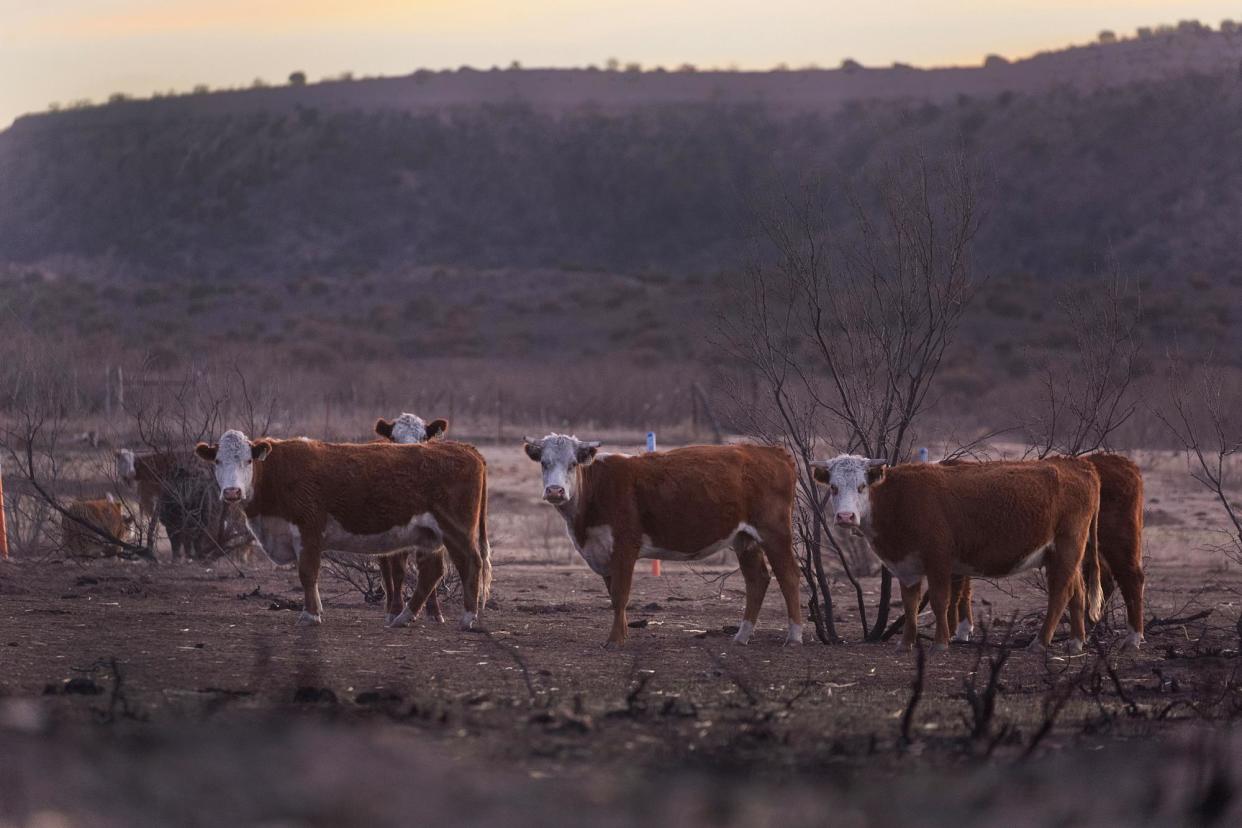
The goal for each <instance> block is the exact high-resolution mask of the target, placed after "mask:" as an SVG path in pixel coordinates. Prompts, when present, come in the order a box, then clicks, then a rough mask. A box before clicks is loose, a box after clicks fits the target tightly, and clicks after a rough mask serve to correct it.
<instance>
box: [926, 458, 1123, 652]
mask: <svg viewBox="0 0 1242 828" xmlns="http://www.w3.org/2000/svg"><path fill="white" fill-rule="evenodd" d="M1082 459H1083V460H1086V461H1087V462H1088V463H1090V464H1091V465H1092V466H1094V467H1095V471H1096V474H1098V475H1099V476H1100V567H1101V569H1100V580H1101V585H1102V587H1103V595H1104V599H1105V600H1107V599H1108V598H1109V597H1110V596H1111V595H1112V594H1113V590H1114V589H1115V588H1120V590H1121V597H1122V599H1123V600H1124V601H1125V604H1126V616H1127V620H1128V626H1129V632H1128V634H1127V635H1126V637H1125V640H1124V641H1123V642H1122V647H1123V648H1132V649H1136V650H1137V649H1138V648H1139V646H1140V645H1141V644H1142V643H1143V585H1144V581H1145V576H1144V575H1143V473H1142V472H1141V471H1140V470H1139V467H1138V466H1137V465H1135V464H1134V462H1133V461H1131V460H1130V459H1128V458H1126V457H1122V456H1121V455H1120V454H1110V453H1108V452H1099V453H1096V454H1088V455H1085V456H1083V458H1082ZM961 462H963V461H951V462H950V464H953V465H957V464H960V463H961ZM1002 462H1003V461H1002ZM1088 560H1089V559H1088ZM949 625H950V626H955V627H956V632H955V633H954V635H953V639H954V640H955V641H969V640H970V633H971V631H972V630H973V629H974V618H973V617H972V615H971V607H970V578H969V576H965V575H958V576H954V578H953V598H952V600H951V601H950V603H949Z"/></svg>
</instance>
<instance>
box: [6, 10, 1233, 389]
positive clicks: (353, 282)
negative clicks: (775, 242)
mask: <svg viewBox="0 0 1242 828" xmlns="http://www.w3.org/2000/svg"><path fill="white" fill-rule="evenodd" d="M1239 54H1242V38H1239V37H1237V36H1233V35H1225V34H1217V33H1200V34H1187V33H1182V34H1175V35H1169V36H1162V37H1154V38H1150V39H1147V40H1135V41H1125V42H1121V43H1116V44H1109V45H1103V46H1092V47H1082V48H1078V49H1072V50H1068V51H1064V52H1058V53H1050V54H1047V55H1041V56H1037V57H1034V58H1031V59H1029V60H1027V61H1022V62H1018V63H1013V64H1008V65H994V66H989V67H988V68H979V69H953V70H932V71H920V70H910V69H892V70H855V71H844V70H843V71H832V72H773V73H751V74H745V73H710V74H709V73H642V74H638V73H608V72H594V73H592V72H588V71H585V70H583V71H578V72H543V71H530V72H527V71H512V72H509V71H506V72H501V73H469V72H466V73H453V74H440V75H416V76H413V77H411V78H404V79H392V80H377V81H357V82H352V83H343V82H342V83H332V84H316V85H312V86H307V87H285V88H280V89H265V90H254V91H247V92H235V93H221V94H212V95H197V96H186V97H181V98H173V99H164V100H158V101H149V102H128V103H123V104H116V105H110V106H106V107H101V108H97V109H90V110H81V111H72V112H63V113H57V114H47V115H40V116H31V117H27V118H24V119H22V120H20V121H19V122H18V123H17V124H16V125H15V126H13V127H12V128H11V129H9V130H8V131H6V132H5V133H3V134H0V286H3V293H4V294H5V296H6V299H7V302H6V303H5V304H6V305H7V308H6V309H5V313H6V316H7V315H10V314H11V315H13V316H16V318H17V319H18V320H19V321H21V322H23V323H25V324H26V325H28V326H29V327H30V328H31V329H32V330H37V331H39V332H40V333H41V334H42V335H47V334H48V333H50V332H64V333H67V334H71V335H72V336H73V339H72V340H71V341H74V342H77V343H78V344H79V345H80V346H81V347H82V348H84V349H88V350H89V352H90V353H91V354H96V355H97V354H102V353H105V352H109V351H110V350H112V351H115V350H117V349H120V350H121V351H130V352H134V353H136V354H137V355H139V356H142V357H150V356H152V355H153V354H154V355H155V356H156V357H157V358H158V359H157V362H160V363H164V364H176V363H177V362H178V361H179V360H181V359H183V358H184V356H185V355H186V354H190V353H202V352H204V350H211V351H215V350H218V349H219V348H220V347H222V346H225V345H227V347H228V348H229V349H231V351H232V352H244V351H246V350H247V349H253V348H254V347H256V346H262V347H264V348H267V349H269V350H270V353H271V354H272V355H273V358H276V357H279V358H280V359H284V360H288V361H291V362H292V363H293V364H296V365H303V366H316V365H317V366H332V365H337V366H342V365H355V366H356V365H358V364H365V363H367V362H368V361H376V360H379V361H382V360H388V359H392V358H394V357H398V358H399V357H409V356H410V355H411V354H417V355H419V356H425V355H428V354H434V355H436V356H437V357H459V358H467V359H483V360H487V359H495V358H497V357H513V356H517V355H520V356H522V357H523V358H528V359H531V360H536V361H537V360H541V359H546V358H548V357H557V358H574V359H583V360H588V361H589V360H603V359H605V358H615V357H616V356H619V355H625V357H626V359H627V360H631V361H632V362H633V364H635V365H639V366H645V367H650V366H651V365H654V364H656V363H657V362H659V363H664V362H668V363H673V364H683V363H684V364H699V365H702V364H705V363H707V364H710V363H712V362H713V361H714V359H715V350H714V348H713V346H712V344H711V328H712V325H711V319H712V311H713V309H714V308H715V307H716V305H717V304H718V298H719V296H720V291H721V286H722V284H723V281H727V279H728V278H729V274H731V273H735V272H736V271H737V270H738V269H739V268H740V267H741V265H742V264H743V263H744V262H745V259H746V256H747V245H746V241H747V239H748V237H749V235H750V234H751V233H752V229H753V227H754V211H755V210H757V209H761V205H762V204H763V203H764V201H765V199H766V198H767V197H768V195H770V194H771V193H772V192H779V191H781V190H782V189H785V188H787V187H789V186H792V185H793V184H794V183H796V182H807V181H814V180H819V179H826V180H827V181H828V182H829V184H830V187H831V186H844V185H846V184H848V183H850V182H851V181H852V180H853V177H854V174H855V173H856V172H858V171H860V170H861V171H866V170H868V169H871V168H874V167H878V166H880V165H883V164H884V163H886V162H888V161H890V160H891V159H892V158H893V157H895V156H897V155H899V154H900V153H902V152H903V151H905V150H906V149H907V148H909V147H920V148H922V149H924V150H925V151H928V152H929V153H933V154H935V153H939V152H943V151H949V150H952V149H954V148H964V149H965V150H966V152H967V153H968V154H969V155H970V156H971V158H972V159H973V160H974V162H975V163H976V165H978V166H979V168H980V169H981V170H983V171H984V173H985V175H984V179H985V187H984V192H983V193H982V194H981V196H982V199H983V206H984V207H985V209H986V212H987V218H986V221H985V224H984V227H983V231H982V233H981V235H980V236H979V238H978V243H977V247H976V251H975V253H976V256H975V263H976V268H977V270H978V272H979V273H980V274H982V275H986V276H987V277H989V280H988V282H987V285H986V287H985V290H984V294H983V295H982V296H981V297H980V300H979V301H980V305H981V307H982V308H983V310H982V311H981V313H980V314H979V315H977V316H972V318H971V319H970V320H969V323H968V328H967V330H966V331H965V333H964V339H965V345H964V348H963V349H962V351H961V352H960V353H959V354H957V355H955V357H954V363H953V364H952V365H951V366H950V369H951V370H950V374H951V375H952V376H953V377H955V378H956V379H955V382H956V383H957V384H956V386H955V387H956V388H957V389H958V390H959V391H960V392H961V393H962V394H963V395H964V396H965V397H969V396H970V395H972V394H976V393H978V392H979V390H980V389H981V388H982V387H985V386H987V384H988V379H987V378H988V377H990V376H993V375H1002V376H1007V377H1014V378H1018V379H1020V378H1022V377H1023V376H1025V374H1026V370H1027V369H1026V367H1024V366H1025V362H1024V357H1023V355H1022V349H1023V348H1024V347H1027V346H1034V347H1036V348H1057V347H1063V346H1064V345H1065V343H1066V338H1065V337H1064V335H1063V332H1062V331H1059V330H1058V327H1057V323H1056V322H1055V317H1056V302H1057V300H1058V297H1060V296H1061V295H1062V294H1063V292H1064V291H1065V290H1066V289H1067V288H1068V287H1069V286H1073V285H1076V284H1079V283H1080V281H1081V280H1082V279H1083V278H1085V277H1087V276H1090V275H1091V274H1094V273H1098V272H1099V271H1100V270H1101V269H1102V268H1103V267H1104V265H1105V262H1106V261H1107V260H1108V259H1109V258H1110V256H1115V257H1116V259H1117V261H1118V263H1119V264H1120V267H1121V270H1122V272H1123V273H1124V274H1125V275H1127V276H1129V277H1132V278H1133V279H1134V280H1136V282H1137V283H1138V284H1140V285H1142V287H1143V292H1144V298H1143V303H1144V307H1145V318H1146V321H1145V325H1146V326H1147V329H1148V333H1149V335H1150V336H1151V337H1152V339H1153V340H1154V341H1156V342H1164V343H1167V342H1171V341H1174V340H1176V341H1177V342H1178V343H1179V345H1181V346H1184V347H1189V348H1192V349H1194V350H1207V349H1209V348H1210V349H1215V350H1216V351H1217V352H1218V353H1225V354H1232V353H1237V352H1238V351H1239V350H1240V349H1239V348H1238V347H1237V346H1238V344H1239V340H1240V337H1239V335H1238V334H1237V333H1236V332H1235V328H1236V325H1235V324H1234V323H1235V320H1234V319H1233V318H1232V311H1231V308H1233V307H1236V306H1237V302H1238V299H1239V297H1240V296H1242V262H1240V261H1239V254H1238V246H1237V240H1238V238H1239V235H1240V232H1239V231H1240V229H1242V228H1240V226H1239V225H1240V223H1242V155H1239V154H1238V152H1237V144H1238V139H1239V136H1242V88H1240V83H1239V75H1238V69H1237V64H1238V55H1239ZM937 79H938V80H937ZM933 81H935V82H934V83H933ZM558 85H559V86H558ZM558 88H559V89H562V91H564V90H577V91H575V92H574V94H573V95H570V94H568V93H566V95H561V96H559V97H558V95H557V94H554V92H555V89H558ZM418 90H423V92H418ZM487 90H491V92H488V91H487ZM505 90H509V91H508V92H506V91H505ZM514 90H517V92H514V94H512V95H510V94H509V92H513V91H514ZM584 90H594V91H589V93H588V91H584ZM609 90H611V91H609ZM756 90H759V91H756ZM762 90H768V91H767V92H763V91H762ZM833 90H836V91H833ZM518 92H520V94H518ZM416 93H417V94H416ZM424 93H425V95H424ZM433 93H434V94H433ZM441 93H442V94H441ZM605 93H607V94H605ZM761 93H762V94H761ZM420 96H422V97H420ZM437 96H438V97H437ZM575 96H577V97H575ZM588 101H590V102H592V103H590V104H588ZM120 320H124V324H117V323H118V322H119V321H120ZM134 331H141V332H142V336H141V337H137V338H135V337H134V336H133V335H132V332H134ZM1161 347H1163V346H1161ZM333 370H338V369H333ZM339 370H349V371H351V372H353V371H354V370H355V369H352V368H349V369H346V368H339ZM644 370H645V369H644ZM351 375H352V374H351ZM597 379H598V378H597ZM598 381H599V382H601V383H602V384H603V385H607V384H608V381H607V379H602V380H598Z"/></svg>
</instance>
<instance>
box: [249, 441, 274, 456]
mask: <svg viewBox="0 0 1242 828" xmlns="http://www.w3.org/2000/svg"><path fill="white" fill-rule="evenodd" d="M271 450H272V442H271V441H270V440H255V441H254V442H253V443H251V444H250V457H251V458H252V459H254V460H266V459H267V455H268V454H269V453H270V452H271Z"/></svg>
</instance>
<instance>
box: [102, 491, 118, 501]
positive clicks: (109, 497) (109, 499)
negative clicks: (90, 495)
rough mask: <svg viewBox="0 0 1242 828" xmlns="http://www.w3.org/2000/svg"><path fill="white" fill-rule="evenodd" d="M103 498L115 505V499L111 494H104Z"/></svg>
mask: <svg viewBox="0 0 1242 828" xmlns="http://www.w3.org/2000/svg"><path fill="white" fill-rule="evenodd" d="M104 497H105V498H106V499H107V501H108V502H109V503H116V498H115V497H113V496H112V492H105V493H104Z"/></svg>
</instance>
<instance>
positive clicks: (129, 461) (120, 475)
mask: <svg viewBox="0 0 1242 828" xmlns="http://www.w3.org/2000/svg"><path fill="white" fill-rule="evenodd" d="M137 476H138V469H137V468H135V467H134V452H133V450H131V449H127V448H123V449H118V450H117V453H116V479H117V480H123V481H125V482H126V483H133V482H134V479H135V478H136V477H137Z"/></svg>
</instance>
